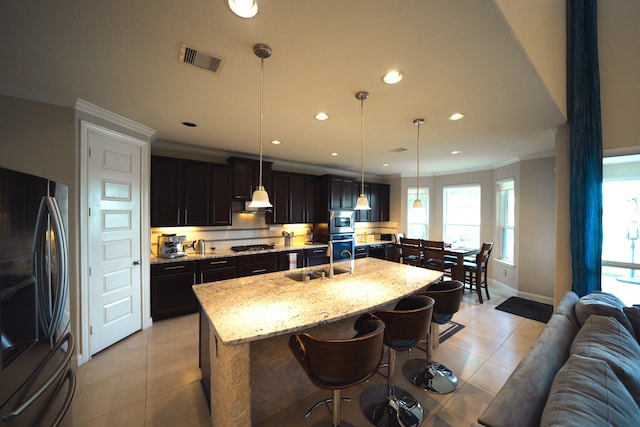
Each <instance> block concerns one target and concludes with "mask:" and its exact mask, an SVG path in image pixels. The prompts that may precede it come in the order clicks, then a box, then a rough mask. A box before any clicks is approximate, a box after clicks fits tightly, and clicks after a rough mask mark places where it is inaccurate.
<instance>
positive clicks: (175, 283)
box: [151, 261, 198, 321]
mask: <svg viewBox="0 0 640 427" xmlns="http://www.w3.org/2000/svg"><path fill="white" fill-rule="evenodd" d="M195 284H196V269H195V262H192V261H185V262H172V263H167V264H154V265H152V266H151V317H152V318H153V320H154V321H155V320H161V319H166V318H169V317H174V316H181V315H183V314H189V313H195V312H197V311H198V300H197V299H196V296H195V294H194V293H193V289H192V288H191V287H192V286H193V285H195Z"/></svg>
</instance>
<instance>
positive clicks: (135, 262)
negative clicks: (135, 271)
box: [133, 259, 142, 265]
mask: <svg viewBox="0 0 640 427" xmlns="http://www.w3.org/2000/svg"><path fill="white" fill-rule="evenodd" d="M140 264H142V261H141V260H139V259H137V260H135V261H133V265H140Z"/></svg>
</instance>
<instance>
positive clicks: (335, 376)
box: [289, 315, 385, 427]
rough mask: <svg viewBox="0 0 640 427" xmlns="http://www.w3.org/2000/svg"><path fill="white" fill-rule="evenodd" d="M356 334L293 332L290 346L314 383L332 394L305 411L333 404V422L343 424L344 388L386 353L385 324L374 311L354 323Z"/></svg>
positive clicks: (360, 379) (370, 371)
mask: <svg viewBox="0 0 640 427" xmlns="http://www.w3.org/2000/svg"><path fill="white" fill-rule="evenodd" d="M354 329H355V330H356V331H357V334H356V335H355V336H354V337H353V338H348V339H320V338H316V337H313V336H311V335H309V334H307V333H303V334H296V335H292V336H291V337H290V338H289V349H290V350H291V352H292V353H293V355H294V357H295V358H296V360H297V361H298V363H300V366H302V369H303V370H304V372H305V373H306V374H307V376H308V377H309V379H310V380H311V382H312V383H313V384H315V385H316V386H318V387H320V388H321V389H324V390H332V391H333V397H331V398H328V399H325V400H322V401H320V402H318V403H316V404H315V405H314V406H313V407H312V408H311V409H309V410H308V411H307V413H306V414H305V418H309V416H310V415H311V414H312V413H313V411H315V410H316V409H317V408H319V407H320V406H322V405H326V406H328V405H329V403H333V404H332V408H331V412H332V419H331V423H332V424H331V425H332V426H333V427H338V426H350V425H351V424H349V423H342V424H341V413H340V403H341V402H349V401H351V399H350V398H341V396H340V391H341V390H342V389H344V388H348V387H351V386H354V385H356V384H360V383H362V382H364V381H366V380H368V379H369V378H371V376H373V374H375V373H376V371H377V370H378V367H379V366H380V362H381V361H382V353H383V333H384V330H385V325H384V323H383V322H382V321H380V320H379V319H376V318H374V317H372V316H371V315H363V316H361V317H360V318H358V320H356V323H355V325H354Z"/></svg>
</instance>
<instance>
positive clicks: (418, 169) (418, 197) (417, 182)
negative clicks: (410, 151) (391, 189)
mask: <svg viewBox="0 0 640 427" xmlns="http://www.w3.org/2000/svg"><path fill="white" fill-rule="evenodd" d="M420 125H421V123H420V122H418V161H417V162H416V200H419V199H420Z"/></svg>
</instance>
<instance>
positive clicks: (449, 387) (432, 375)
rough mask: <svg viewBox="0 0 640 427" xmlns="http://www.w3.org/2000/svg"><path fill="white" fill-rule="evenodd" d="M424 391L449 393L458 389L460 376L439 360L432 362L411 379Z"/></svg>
mask: <svg viewBox="0 0 640 427" xmlns="http://www.w3.org/2000/svg"><path fill="white" fill-rule="evenodd" d="M411 381H412V382H413V383H414V384H415V385H417V386H418V387H422V388H423V389H424V391H429V392H431V393H437V394H447V393H452V392H454V391H456V389H457V388H458V378H457V377H456V376H455V374H454V373H453V372H451V370H450V369H448V368H447V367H446V366H444V365H441V364H439V363H438V362H431V364H430V365H429V366H427V368H426V369H425V370H424V371H422V373H420V374H418V375H416V376H414V377H413V379H412V380H411Z"/></svg>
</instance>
